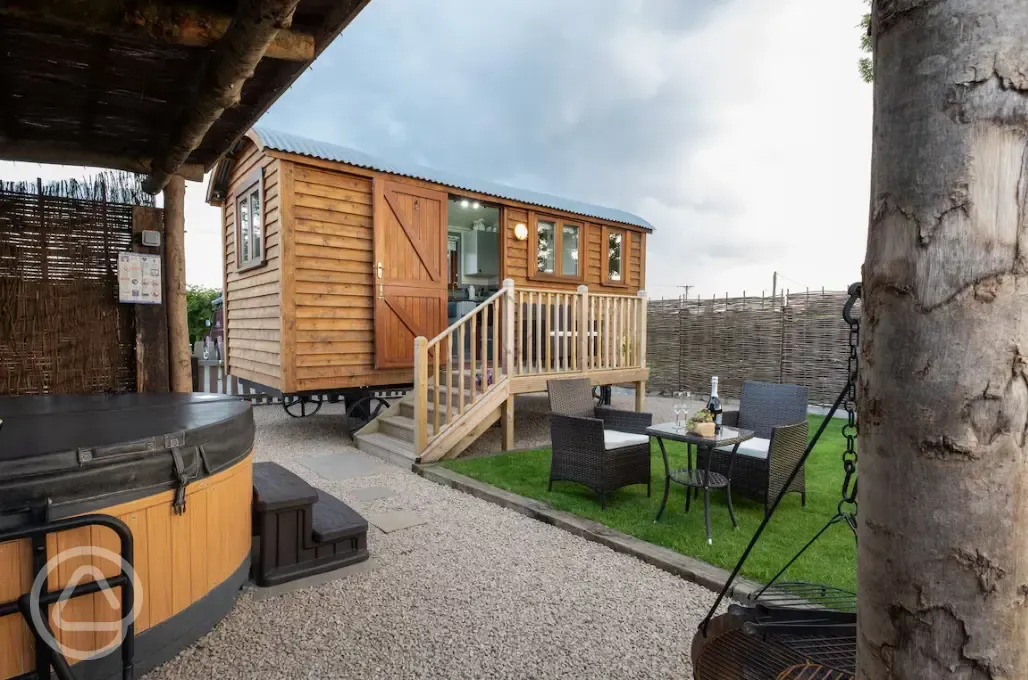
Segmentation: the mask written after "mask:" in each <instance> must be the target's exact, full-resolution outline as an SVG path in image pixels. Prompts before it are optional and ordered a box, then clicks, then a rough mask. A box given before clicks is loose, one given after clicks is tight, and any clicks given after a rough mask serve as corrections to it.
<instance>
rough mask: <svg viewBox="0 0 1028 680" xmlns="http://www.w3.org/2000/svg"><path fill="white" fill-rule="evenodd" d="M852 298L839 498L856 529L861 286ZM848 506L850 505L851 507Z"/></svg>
mask: <svg viewBox="0 0 1028 680" xmlns="http://www.w3.org/2000/svg"><path fill="white" fill-rule="evenodd" d="M849 292H850V299H849V301H848V303H847V305H846V310H845V311H844V312H843V317H844V318H845V319H846V321H847V322H848V323H849V325H850V339H849V342H850V354H849V359H848V361H847V366H846V368H847V375H848V376H849V382H848V384H847V390H846V401H845V408H846V424H845V425H843V426H842V436H843V437H844V438H845V439H846V450H845V451H843V454H842V469H843V471H844V472H845V473H846V476H845V477H844V478H843V480H842V500H840V501H839V508H838V512H839V514H840V515H843V516H846V517H847V521H848V522H849V524H850V526H851V527H853V528H854V530H855V528H856V527H855V524H856V523H855V517H856V514H857V378H858V376H859V373H860V357H859V354H858V353H859V351H860V320H859V319H857V318H856V317H854V316H852V310H853V305H854V304H855V303H856V301H857V300H858V299H859V298H860V285H859V284H854V285H853V286H851V287H850V291H849ZM846 506H850V508H851V509H849V508H847V507H846Z"/></svg>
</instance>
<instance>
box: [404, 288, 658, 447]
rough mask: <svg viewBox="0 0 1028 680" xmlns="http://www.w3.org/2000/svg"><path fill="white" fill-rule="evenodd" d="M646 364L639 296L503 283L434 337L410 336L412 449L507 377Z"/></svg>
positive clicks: (643, 303)
mask: <svg viewBox="0 0 1028 680" xmlns="http://www.w3.org/2000/svg"><path fill="white" fill-rule="evenodd" d="M645 366H646V293H645V292H643V291H640V292H639V294H638V295H611V294H607V293H602V294H595V293H590V292H589V289H588V287H587V286H579V287H578V289H577V291H575V292H570V291H568V292H560V291H553V290H542V289H536V288H518V289H516V290H515V287H514V281H513V280H511V279H506V280H504V282H503V287H502V288H501V289H500V290H499V291H498V292H496V293H495V294H494V295H492V296H491V297H489V298H488V299H486V300H485V301H484V302H482V303H481V304H479V305H478V306H477V307H475V308H474V309H473V310H472V311H470V312H469V313H467V314H465V315H464V316H463V317H462V318H460V319H459V320H458V321H457V322H456V323H454V324H453V325H452V326H450V327H449V328H447V329H446V330H445V331H443V332H442V333H440V334H439V335H437V336H436V337H434V338H432V339H431V340H429V339H426V338H424V337H418V338H415V340H414V394H415V402H414V404H415V406H414V417H415V422H414V448H415V451H416V452H417V453H419V454H420V453H422V452H424V451H425V449H426V448H427V447H428V446H429V445H430V444H431V443H432V442H433V441H434V440H435V439H437V438H438V437H440V436H443V435H444V434H446V433H447V431H448V430H449V429H450V428H452V427H455V426H456V425H457V424H458V422H459V421H460V419H461V416H462V415H463V414H465V413H467V411H468V410H469V409H471V408H474V406H475V405H476V404H478V403H479V402H480V401H482V400H483V399H484V398H486V397H487V396H490V395H491V394H492V393H493V391H494V390H497V389H499V388H500V387H501V386H502V385H506V384H507V381H509V380H510V379H511V378H517V377H524V376H537V375H551V374H552V375H560V374H567V373H583V372H587V371H606V370H610V371H614V370H619V369H630V368H643V367H645ZM430 407H431V408H430Z"/></svg>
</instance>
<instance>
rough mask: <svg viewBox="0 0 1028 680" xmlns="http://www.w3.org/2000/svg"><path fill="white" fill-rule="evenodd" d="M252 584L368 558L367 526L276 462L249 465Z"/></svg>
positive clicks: (282, 580) (274, 581) (279, 580)
mask: <svg viewBox="0 0 1028 680" xmlns="http://www.w3.org/2000/svg"><path fill="white" fill-rule="evenodd" d="M253 468H254V470H253V544H254V547H255V550H254V554H255V558H254V560H253V573H254V580H255V581H256V582H257V585H259V586H274V585H278V584H280V583H286V582H288V581H294V580H296V579H300V578H304V577H307V576H313V575H315V574H321V573H324V572H327V571H333V570H336V569H339V568H341V567H345V566H348V565H351V564H355V563H357V562H363V561H364V560H366V559H368V540H367V537H368V522H367V520H365V519H364V518H363V517H361V515H360V513H358V512H357V511H356V510H354V509H353V508H351V507H350V506H348V505H347V504H346V503H344V502H343V501H341V500H339V499H338V498H336V497H335V496H333V495H331V494H329V493H327V492H325V491H321V490H320V489H315V488H314V487H313V486H311V485H310V484H308V483H307V482H305V481H304V480H303V479H302V478H300V477H299V476H298V475H296V474H295V473H293V472H291V471H289V470H287V469H286V468H284V467H282V466H281V465H279V464H277V463H269V462H265V463H255V464H254V466H253Z"/></svg>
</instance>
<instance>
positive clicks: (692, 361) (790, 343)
mask: <svg viewBox="0 0 1028 680" xmlns="http://www.w3.org/2000/svg"><path fill="white" fill-rule="evenodd" d="M846 299H847V296H846V293H844V292H823V293H822V292H816V293H799V294H793V295H791V296H789V297H788V298H787V299H783V298H782V297H777V298H775V299H772V298H752V297H750V298H746V297H738V298H716V299H707V300H652V301H650V303H649V308H648V310H647V323H648V330H647V333H648V335H647V343H646V354H647V363H648V364H649V366H650V380H649V384H648V387H649V389H652V390H657V391H660V392H672V391H675V390H692V391H693V392H696V393H698V394H701V395H702V394H706V393H707V392H709V391H710V377H711V376H712V375H716V376H718V383H719V392H720V393H721V394H722V396H726V397H738V396H739V390H740V388H741V387H742V383H743V382H744V381H746V380H760V381H763V382H784V383H793V384H796V385H805V386H806V387H807V388H808V389H809V390H810V401H811V403H815V404H830V403H832V401H833V400H834V399H835V397H836V396H837V395H838V393H839V390H841V389H842V386H843V384H845V382H846V359H847V357H848V356H849V327H848V326H847V325H846V323H845V322H844V321H843V320H842V307H843V304H845V302H846Z"/></svg>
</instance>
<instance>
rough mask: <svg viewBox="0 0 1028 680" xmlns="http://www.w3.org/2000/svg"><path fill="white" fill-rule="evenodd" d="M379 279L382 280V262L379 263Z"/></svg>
mask: <svg viewBox="0 0 1028 680" xmlns="http://www.w3.org/2000/svg"><path fill="white" fill-rule="evenodd" d="M378 278H382V261H381V260H379V261H378Z"/></svg>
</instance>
